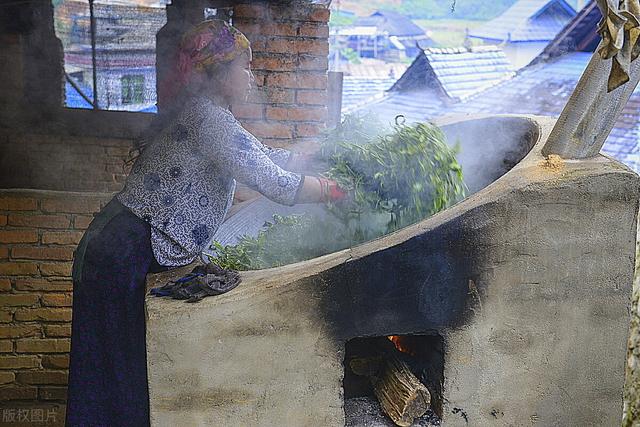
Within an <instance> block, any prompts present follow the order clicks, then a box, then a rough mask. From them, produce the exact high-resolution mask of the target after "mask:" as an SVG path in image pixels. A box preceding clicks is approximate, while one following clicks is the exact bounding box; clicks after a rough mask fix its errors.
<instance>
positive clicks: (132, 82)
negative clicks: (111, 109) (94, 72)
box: [120, 74, 144, 105]
mask: <svg viewBox="0 0 640 427" xmlns="http://www.w3.org/2000/svg"><path fill="white" fill-rule="evenodd" d="M120 85H121V89H122V104H123V105H127V104H142V103H143V102H144V76H143V75H141V74H137V75H132V76H122V78H121V79H120Z"/></svg>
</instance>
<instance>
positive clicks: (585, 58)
mask: <svg viewBox="0 0 640 427" xmlns="http://www.w3.org/2000/svg"><path fill="white" fill-rule="evenodd" d="M591 55H592V53H589V52H572V53H568V54H565V55H563V56H560V57H558V58H556V59H553V60H550V61H549V62H541V63H538V64H536V65H532V66H529V67H526V68H524V69H522V70H521V71H520V72H519V73H518V75H517V76H516V77H514V78H513V79H510V80H507V81H504V82H502V83H500V84H498V85H497V86H494V87H493V88H491V89H488V90H486V91H484V92H482V93H480V94H477V95H476V96H473V97H471V98H470V99H468V100H466V101H464V102H459V103H456V104H452V105H445V104H444V103H443V102H442V101H440V100H439V99H438V97H437V93H436V92H435V91H434V90H433V88H423V89H422V90H417V91H409V92H391V93H389V94H388V96H386V97H385V98H384V99H381V100H377V101H376V102H374V103H371V104H370V105H367V106H366V107H363V108H362V109H361V111H371V112H374V113H376V114H378V115H379V116H380V118H381V119H383V120H385V121H391V120H393V118H394V117H395V116H396V115H397V114H403V115H404V116H405V117H406V118H407V120H409V121H412V122H413V121H426V120H430V119H433V118H435V117H438V116H441V115H445V114H452V113H492V114H504V113H510V114H536V115H545V116H558V115H559V114H560V112H561V111H562V109H563V108H564V105H565V104H566V102H567V100H568V98H569V96H570V95H571V93H572V92H573V90H574V89H575V86H576V83H577V82H578V79H579V78H580V76H581V75H582V72H583V71H584V69H585V67H586V65H587V63H588V62H589V59H590V58H591ZM639 120H640V90H636V91H635V92H634V93H633V95H632V96H631V99H630V100H629V102H628V104H627V105H626V107H625V109H624V111H623V113H622V114H621V116H620V117H619V119H618V121H617V123H616V125H615V127H614V129H613V130H612V131H611V134H610V135H609V137H608V139H607V141H606V143H605V145H604V147H603V150H602V151H603V152H604V153H606V154H609V155H611V156H613V157H615V158H616V159H618V160H619V161H621V162H623V163H625V164H627V165H628V166H630V167H631V168H633V169H634V170H636V171H639V172H640V145H639V144H638V143H639V140H640V124H639Z"/></svg>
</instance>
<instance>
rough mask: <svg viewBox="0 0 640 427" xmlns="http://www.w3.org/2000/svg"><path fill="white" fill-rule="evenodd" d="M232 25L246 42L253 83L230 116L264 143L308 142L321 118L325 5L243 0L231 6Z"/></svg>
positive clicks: (326, 30)
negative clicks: (246, 97) (248, 41)
mask: <svg viewBox="0 0 640 427" xmlns="http://www.w3.org/2000/svg"><path fill="white" fill-rule="evenodd" d="M233 23H234V25H235V26H236V27H237V28H238V29H239V30H240V31H242V32H243V33H245V34H246V35H247V37H248V38H249V40H250V41H251V45H252V49H253V72H254V75H255V76H256V80H257V85H258V86H259V87H258V88H257V89H256V90H254V91H253V93H252V95H251V96H250V99H249V102H247V103H245V104H241V105H236V106H234V107H233V113H234V115H235V116H236V117H237V118H238V119H240V120H241V121H242V123H243V125H244V126H245V127H246V128H247V129H248V130H249V131H250V132H252V133H253V134H254V135H255V136H256V137H258V138H260V139H261V140H262V141H263V142H265V143H267V144H269V145H272V146H285V147H286V146H289V145H290V144H291V143H294V142H295V143H298V144H299V145H306V144H307V143H313V141H315V140H316V137H317V136H318V135H319V134H320V132H321V131H322V130H323V129H324V127H325V126H326V121H327V69H328V59H327V56H328V54H329V9H327V8H326V7H325V6H322V5H318V4H311V3H309V2H308V1H292V2H286V3H275V4H269V2H251V3H248V2H247V3H242V4H238V5H236V6H235V8H234V15H233Z"/></svg>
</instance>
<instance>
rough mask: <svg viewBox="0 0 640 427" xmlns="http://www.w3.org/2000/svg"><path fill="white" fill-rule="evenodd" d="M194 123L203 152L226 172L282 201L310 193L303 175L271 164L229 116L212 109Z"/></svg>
mask: <svg viewBox="0 0 640 427" xmlns="http://www.w3.org/2000/svg"><path fill="white" fill-rule="evenodd" d="M202 117H203V119H202V121H201V123H199V124H198V126H197V128H198V129H197V135H196V142H195V143H196V144H197V145H198V148H199V150H200V151H201V152H202V153H203V155H205V156H207V157H208V158H210V159H211V161H212V162H213V163H214V164H215V165H216V166H217V167H218V169H220V170H221V171H222V172H223V173H226V174H227V175H228V176H230V177H233V178H235V179H236V180H237V181H239V182H241V183H243V184H245V185H247V186H248V187H250V188H251V189H253V190H256V191H258V192H260V193H261V194H263V195H264V196H266V197H268V198H269V199H271V200H273V201H275V202H277V203H280V204H283V205H293V204H295V203H297V202H298V198H299V197H303V198H304V199H305V200H308V199H309V198H312V197H313V191H311V192H309V190H308V188H309V185H311V186H312V187H313V184H307V186H306V189H305V185H304V182H305V179H304V176H303V175H301V174H298V173H294V172H290V171H286V170H284V169H283V168H281V167H280V166H278V165H277V164H275V163H274V162H273V161H272V160H271V159H270V158H269V156H267V154H266V153H265V151H264V150H263V149H262V146H263V144H262V143H260V142H259V141H258V140H257V139H256V138H255V137H254V136H253V135H251V134H250V133H249V132H248V131H247V130H246V129H244V128H243V127H242V126H241V125H240V123H239V122H238V121H237V120H236V119H235V118H233V116H231V115H229V114H226V113H224V112H221V111H219V110H213V111H211V112H210V114H204V115H203V116H202Z"/></svg>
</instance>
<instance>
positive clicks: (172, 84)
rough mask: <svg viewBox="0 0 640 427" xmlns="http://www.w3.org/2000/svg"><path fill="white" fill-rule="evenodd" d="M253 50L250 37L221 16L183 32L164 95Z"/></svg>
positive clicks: (167, 97)
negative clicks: (205, 72) (220, 18)
mask: <svg viewBox="0 0 640 427" xmlns="http://www.w3.org/2000/svg"><path fill="white" fill-rule="evenodd" d="M248 50H249V40H248V39H247V38H246V37H245V35H244V34H242V33H241V32H240V31H239V30H238V29H237V28H235V27H233V26H231V25H229V24H228V23H227V22H225V21H222V20H219V19H210V20H206V21H203V22H201V23H199V24H197V25H196V26H194V27H193V28H191V29H190V30H189V31H188V32H186V33H185V34H184V35H183V36H182V40H181V42H180V45H179V47H178V51H177V55H176V59H175V61H174V64H173V69H172V70H171V72H169V73H168V74H167V78H165V79H164V81H163V82H162V84H160V87H159V91H160V92H162V93H161V94H159V95H161V97H162V98H163V99H171V98H172V97H173V96H175V95H176V94H178V93H179V92H180V91H181V90H182V88H184V87H185V86H186V85H188V84H189V83H190V82H191V81H193V80H194V77H198V78H200V77H202V75H203V73H204V71H205V70H206V69H207V68H208V67H211V66H214V65H217V64H222V63H226V62H231V61H233V60H234V59H236V58H237V57H238V56H240V55H241V54H242V53H244V52H246V51H248Z"/></svg>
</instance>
